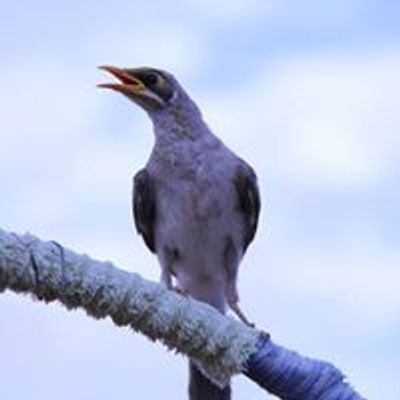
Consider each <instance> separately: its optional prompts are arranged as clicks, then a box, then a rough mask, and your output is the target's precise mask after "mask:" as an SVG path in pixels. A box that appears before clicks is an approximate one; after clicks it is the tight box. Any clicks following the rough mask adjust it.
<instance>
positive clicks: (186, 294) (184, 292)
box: [171, 286, 189, 297]
mask: <svg viewBox="0 0 400 400" xmlns="http://www.w3.org/2000/svg"><path fill="white" fill-rule="evenodd" d="M171 290H172V291H174V292H175V293H177V294H180V295H181V296H183V297H189V292H188V291H187V290H186V289H183V288H181V287H179V286H173V287H172V288H171Z"/></svg>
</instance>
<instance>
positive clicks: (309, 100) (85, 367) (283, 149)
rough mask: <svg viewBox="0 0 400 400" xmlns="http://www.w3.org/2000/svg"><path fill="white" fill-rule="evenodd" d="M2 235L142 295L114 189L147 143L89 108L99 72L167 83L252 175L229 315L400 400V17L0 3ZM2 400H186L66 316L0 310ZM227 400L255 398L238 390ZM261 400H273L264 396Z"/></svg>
mask: <svg viewBox="0 0 400 400" xmlns="http://www.w3.org/2000/svg"><path fill="white" fill-rule="evenodd" d="M0 9H1V13H0V61H1V62H0V76H1V92H2V94H1V96H0V110H1V111H0V113H1V117H0V187H1V198H0V227H1V228H2V229H6V230H10V231H14V232H17V233H24V232H27V231H29V232H31V233H33V234H35V235H37V236H39V237H40V238H42V239H45V240H57V241H59V242H60V243H62V244H63V245H65V246H67V247H69V248H71V249H74V250H75V251H77V252H81V253H86V254H89V255H91V256H92V257H94V258H98V259H101V260H111V261H113V262H114V263H116V264H117V265H118V266H120V267H121V268H125V269H127V270H129V271H135V272H138V273H140V274H141V275H143V276H145V277H147V278H149V279H153V280H158V279H159V267H158V265H157V261H156V259H155V258H154V257H153V256H152V255H151V254H149V253H148V251H147V249H146V247H145V246H144V244H143V243H142V242H141V240H140V238H139V237H138V236H137V235H136V234H135V232H134V229H133V225H132V219H131V214H130V192H131V178H132V176H133V174H134V173H135V171H137V170H138V169H140V168H141V167H142V166H143V165H144V164H145V162H146V160H147V158H148V156H149V152H150V150H151V146H152V143H153V135H152V132H151V125H150V122H149V120H148V118H147V116H146V115H145V113H143V112H142V111H141V110H139V109H138V108H137V107H135V106H134V105H133V104H131V103H129V102H128V101H127V100H126V99H124V98H122V97H121V96H118V95H117V94H114V93H110V92H105V91H99V90H97V89H96V87H95V86H96V84H97V83H99V82H104V80H107V79H108V78H107V77H105V76H104V74H103V73H102V72H101V71H99V70H97V69H96V66H98V65H102V64H113V65H117V66H140V65H150V66H155V67H160V68H163V69H167V70H169V71H172V72H173V73H174V74H175V75H176V76H177V77H178V79H179V80H180V82H181V83H182V85H183V86H184V87H185V88H186V89H187V91H188V92H189V93H190V94H191V95H192V97H193V98H194V99H195V100H196V101H197V103H198V104H199V106H200V107H201V109H202V111H203V114H204V117H205V119H206V121H207V122H208V124H209V125H210V126H211V127H212V129H213V131H214V132H215V133H216V134H217V135H218V136H219V137H220V138H221V139H222V140H223V141H224V142H225V143H226V144H227V145H228V146H229V147H231V148H232V149H233V150H234V151H235V152H237V153H238V154H240V156H241V157H243V158H244V159H246V160H247V161H248V162H249V163H250V164H251V165H253V166H254V168H255V170H256V171H257V174H258V178H259V184H260V190H261V195H262V213H261V219H260V225H259V230H258V234H257V237H256V240H255V242H254V243H253V245H252V246H251V248H250V249H249V251H248V253H247V254H246V257H245V259H244V260H243V263H242V266H241V269H240V279H239V291H240V296H241V302H242V307H243V309H244V310H246V312H247V314H248V315H249V317H250V318H251V319H252V320H254V321H255V322H256V323H257V325H258V326H260V327H262V328H263V329H265V330H267V331H269V332H270V333H271V335H272V337H273V339H274V340H275V341H276V342H277V343H280V344H282V345H285V346H287V347H289V348H293V349H296V350H297V351H298V352H301V353H303V354H305V355H309V356H312V357H317V358H321V359H325V360H328V361H331V362H333V363H335V364H336V365H337V366H338V367H340V368H341V369H342V370H343V371H344V373H346V374H347V376H348V379H349V381H350V382H351V383H352V384H353V385H354V386H355V387H356V388H357V389H358V390H359V391H360V392H361V393H362V394H363V395H364V396H365V397H366V398H368V399H378V398H379V399H385V400H397V399H398V396H399V393H400V382H399V379H398V371H399V370H400V346H399V336H400V269H399V267H400V247H399V239H400V234H399V226H400V211H399V206H398V205H399V203H400V185H399V183H400V168H399V167H400V158H399V147H400V146H399V145H400V132H399V126H400V113H399V92H400V74H399V71H400V41H399V39H400V25H399V23H398V21H399V19H400V3H398V2H395V1H390V0H381V1H377V0H375V1H372V0H364V1H361V0H346V1H345V0H336V1H331V0H328V1H325V2H320V1H315V0H314V1H313V0H300V1H293V0H292V1H290V0H286V1H285V0H247V1H245V0H237V1H228V0H213V1H211V0H205V1H177V0H171V1H169V2H162V1H147V2H138V1H122V0H120V1H114V2H95V1H93V0H90V1H85V2H78V1H76V0H71V1H69V2H51V1H48V0H38V1H35V2H27V1H22V0H13V1H11V0H0ZM0 326H1V329H0V343H1V344H2V345H1V355H2V362H1V363H0V384H1V388H2V395H3V397H4V398H5V399H8V400H17V399H28V398H29V399H31V400H36V399H41V400H47V399H53V398H54V396H56V397H57V398H58V399H59V400H64V399H71V398H78V399H79V398H93V399H97V400H102V399H109V398H110V397H111V398H117V397H121V396H124V397H130V398H135V397H138V396H141V397H143V396H146V398H150V399H151V398H160V397H163V398H174V399H184V398H185V393H186V360H185V359H184V358H183V357H181V356H177V355H174V354H172V353H169V352H167V351H166V350H165V348H163V347H162V346H161V345H157V344H153V343H151V342H149V341H148V340H147V339H145V338H143V337H141V336H139V335H137V334H133V333H132V332H130V331H129V330H127V329H121V328H116V327H114V326H113V325H112V323H111V322H110V321H109V320H105V321H100V322H99V321H94V320H91V319H90V318H87V317H86V316H85V314H84V313H83V312H81V311H74V312H68V311H66V310H64V309H63V308H62V307H60V306H59V305H57V304H52V305H43V304H41V303H39V302H35V301H32V299H31V298H29V297H23V296H16V295H14V294H12V293H6V294H2V295H1V296H0ZM234 393H235V398H237V399H240V398H242V399H243V398H251V399H254V400H257V399H265V398H266V394H265V392H263V391H261V390H260V389H259V388H258V387H256V385H255V384H253V383H252V382H250V381H249V380H247V379H245V378H244V377H237V378H235V380H234ZM270 398H272V397H270Z"/></svg>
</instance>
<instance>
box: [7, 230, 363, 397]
mask: <svg viewBox="0 0 400 400" xmlns="http://www.w3.org/2000/svg"><path fill="white" fill-rule="evenodd" d="M6 289H10V290H12V291H14V292H16V293H30V294H33V295H34V297H35V298H36V299H38V300H42V301H45V302H51V301H54V300H58V301H59V302H60V303H62V304H63V305H64V306H65V307H66V308H67V309H69V310H71V309H74V308H77V307H79V308H83V309H84V310H85V311H86V312H87V313H88V314H89V315H90V316H92V317H94V318H105V317H110V318H111V319H112V320H113V322H114V323H115V324H116V325H118V326H130V327H131V328H132V329H133V330H135V331H137V332H140V333H143V334H144V335H146V336H147V337H148V338H150V339H152V340H159V341H161V342H162V343H164V344H165V345H166V346H167V347H168V348H169V349H175V350H176V351H178V352H181V353H184V354H186V355H188V356H190V357H191V359H192V360H193V361H194V362H195V363H196V364H197V366H198V367H199V368H200V369H201V370H202V371H203V373H205V374H206V375H207V376H208V377H209V378H210V379H211V380H212V381H214V382H215V383H216V384H219V385H220V386H224V385H225V384H226V383H227V382H228V381H229V378H230V377H231V376H232V375H234V374H237V373H245V374H246V375H247V376H248V377H249V378H250V379H252V380H253V381H255V382H257V383H258V384H259V385H260V386H262V387H263V388H264V389H266V390H268V391H269V392H271V393H273V394H275V395H277V396H279V397H280V398H282V399H288V400H290V399H297V400H299V399H317V398H318V399H320V400H361V399H362V398H361V397H360V396H359V395H358V394H357V393H356V392H355V391H354V390H353V389H352V388H351V387H350V385H348V384H347V383H346V382H345V378H344V376H343V374H342V373H341V372H340V371H339V370H338V369H336V368H335V367H334V366H333V365H331V364H328V363H325V362H322V361H318V360H312V359H309V358H306V357H302V356H300V355H298V354H297V353H295V352H292V351H290V350H287V349H285V348H283V347H281V346H278V345H276V344H274V343H273V342H272V341H271V340H270V338H269V336H268V335H266V334H265V333H261V332H259V331H257V330H255V329H252V328H249V327H247V326H245V325H244V324H242V323H240V322H237V321H235V320H234V319H232V318H230V317H226V316H224V315H222V314H220V313H219V312H218V311H216V310H215V309H214V308H212V307H211V306H208V305H207V304H204V303H201V302H198V301H195V300H193V299H190V298H185V297H182V296H180V295H178V294H177V293H174V292H172V291H169V290H166V289H165V288H164V287H163V286H161V285H159V284H156V283H154V282H151V281H148V280H145V279H143V278H141V277H140V276H139V275H137V274H134V273H128V272H126V271H123V270H120V269H117V268H116V267H114V266H113V265H112V264H111V263H109V262H99V261H96V260H93V259H91V258H89V257H88V256H86V255H78V254H76V253H74V252H73V251H70V250H68V249H65V248H64V247H62V246H61V245H60V244H58V243H57V242H54V241H52V242H42V241H40V240H39V239H37V238H36V237H34V236H32V235H29V234H26V235H24V236H19V235H16V234H14V233H8V232H5V231H3V230H1V229H0V292H2V291H4V290H6Z"/></svg>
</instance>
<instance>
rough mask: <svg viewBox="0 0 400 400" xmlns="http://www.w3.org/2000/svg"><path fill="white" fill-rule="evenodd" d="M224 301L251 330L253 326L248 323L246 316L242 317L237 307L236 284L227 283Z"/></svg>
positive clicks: (241, 312)
mask: <svg viewBox="0 0 400 400" xmlns="http://www.w3.org/2000/svg"><path fill="white" fill-rule="evenodd" d="M226 300H227V302H228V305H229V308H230V309H231V310H232V311H233V312H234V313H235V314H236V315H237V317H238V318H239V319H240V320H241V321H242V322H243V323H244V324H246V325H247V326H250V327H251V328H254V327H255V324H254V323H252V322H250V321H249V320H248V319H247V318H246V316H245V315H244V313H243V311H242V310H241V308H240V307H239V294H238V290H237V287H236V282H232V281H230V282H228V285H227V288H226Z"/></svg>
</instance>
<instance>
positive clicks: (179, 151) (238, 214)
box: [102, 67, 260, 400]
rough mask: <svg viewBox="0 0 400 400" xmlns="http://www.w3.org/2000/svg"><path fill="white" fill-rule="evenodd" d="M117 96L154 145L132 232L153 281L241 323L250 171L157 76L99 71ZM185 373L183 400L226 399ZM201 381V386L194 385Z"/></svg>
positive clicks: (142, 174)
mask: <svg viewBox="0 0 400 400" xmlns="http://www.w3.org/2000/svg"><path fill="white" fill-rule="evenodd" d="M104 69H106V70H107V71H109V72H111V73H112V74H113V75H115V76H116V77H117V78H119V79H120V81H121V82H122V83H121V84H106V85H102V86H103V87H108V88H112V89H114V90H118V91H120V92H122V93H123V94H125V95H126V96H128V97H129V98H130V99H131V100H133V101H134V102H136V103H137V104H139V105H140V106H141V107H142V108H144V109H145V110H146V111H147V113H148V115H149V116H150V118H151V120H152V122H153V127H154V133H155V145H154V148H153V151H152V153H151V156H150V158H149V160H148V162H147V164H146V166H145V168H144V169H142V170H141V171H139V172H138V173H137V175H136V176H135V178H134V190H133V213H134V219H135V225H136V228H137V231H138V232H139V233H140V234H141V235H142V237H143V239H144V241H145V243H146V245H147V246H148V248H149V249H150V250H151V251H152V252H155V253H156V254H157V256H158V258H159V261H160V265H161V271H162V272H161V280H162V282H163V283H164V284H165V285H166V286H167V287H168V288H171V289H172V288H173V280H174V279H175V280H176V285H177V289H178V290H179V291H181V292H183V293H187V294H189V295H190V296H193V297H194V298H196V299H198V300H201V301H205V302H207V303H209V304H211V305H213V306H214V307H216V308H217V309H219V310H220V311H221V312H225V311H226V308H227V306H229V307H230V308H231V309H232V310H233V311H234V312H235V313H236V314H237V315H238V316H239V318H241V319H242V320H243V321H244V322H245V323H248V321H247V319H246V317H245V316H244V314H243V313H242V312H241V310H240V308H239V306H238V302H239V296H238V290H237V276H238V267H239V263H240V261H241V259H242V257H243V255H244V253H245V252H246V250H247V248H248V246H249V244H250V243H251V241H252V240H253V238H254V235H255V232H256V229H257V222H258V216H259V210H260V199H259V194H258V188H257V179H256V175H255V173H254V171H253V170H252V168H251V167H250V166H249V165H248V164H246V163H245V162H244V161H243V160H241V159H240V158H239V157H237V156H236V155H235V154H234V153H233V152H232V151H230V150H229V149H228V148H227V147H226V146H225V145H224V144H223V143H222V141H221V140H219V139H218V138H217V137H216V136H215V135H214V134H213V133H212V132H211V131H210V129H209V128H208V126H207V125H206V123H205V122H204V121H203V118H202V116H201V113H200V111H199V109H198V107H197V106H196V104H195V103H194V102H193V101H192V100H191V99H190V97H189V96H188V95H187V93H186V92H185V91H184V90H183V88H182V87H181V86H180V85H179V83H178V82H177V81H176V80H175V78H174V77H173V76H172V75H171V74H169V73H167V72H164V71H158V70H155V69H150V68H139V69H130V70H128V69H126V70H121V69H116V68H114V67H104ZM199 374H200V372H199V371H197V370H196V369H195V367H193V366H192V370H191V383H190V386H189V388H190V398H191V399H192V400H194V399H208V400H212V399H229V398H230V389H226V390H225V391H221V390H220V389H218V388H216V387H215V386H214V385H213V384H211V382H209V381H208V380H207V379H206V378H205V377H202V376H201V374H200V375H199ZM201 378H202V379H201Z"/></svg>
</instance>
